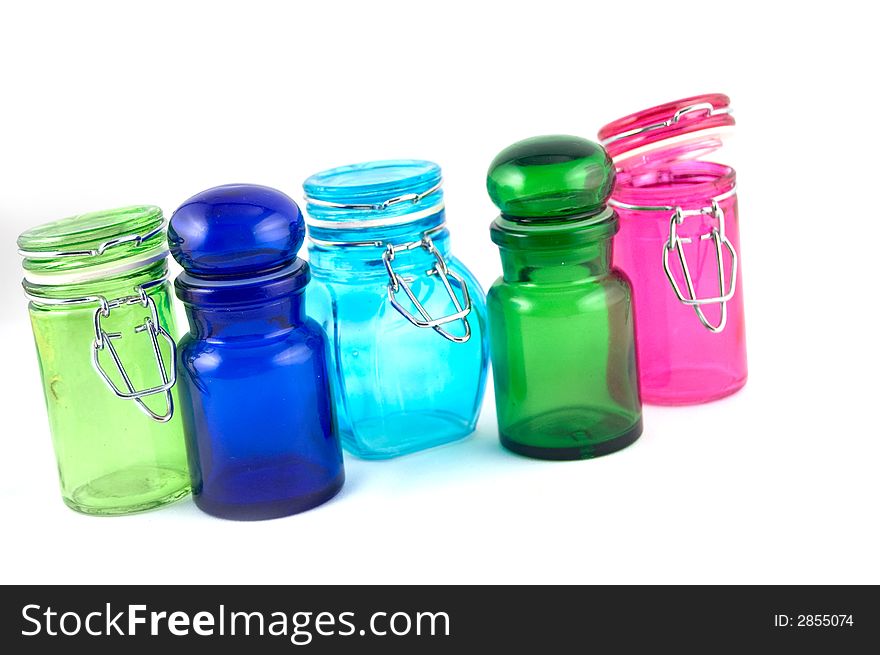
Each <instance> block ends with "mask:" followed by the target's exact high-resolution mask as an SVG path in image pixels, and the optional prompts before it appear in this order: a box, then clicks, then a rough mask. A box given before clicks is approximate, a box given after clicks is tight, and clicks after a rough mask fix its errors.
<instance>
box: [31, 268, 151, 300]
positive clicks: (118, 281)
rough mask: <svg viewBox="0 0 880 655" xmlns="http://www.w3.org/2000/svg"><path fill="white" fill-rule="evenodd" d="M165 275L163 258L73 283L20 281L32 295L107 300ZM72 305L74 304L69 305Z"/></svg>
mask: <svg viewBox="0 0 880 655" xmlns="http://www.w3.org/2000/svg"><path fill="white" fill-rule="evenodd" d="M167 274H168V263H167V260H166V259H165V258H163V259H160V260H159V261H155V262H152V263H150V264H148V265H146V266H143V267H140V268H135V269H132V270H130V271H126V272H125V273H120V274H117V275H113V276H108V277H101V278H97V279H94V280H89V281H87V282H77V283H74V284H37V283H34V282H32V281H30V280H28V279H25V280H23V281H22V286H23V287H24V289H25V291H26V292H27V293H28V294H30V295H32V296H35V297H44V298H48V299H54V300H60V299H71V298H84V297H92V296H103V297H104V298H106V299H107V300H113V299H116V298H123V297H127V296H133V295H137V293H138V287H139V286H141V285H142V284H146V283H148V282H153V281H155V280H161V279H164V278H165V277H166V276H167ZM71 307H75V306H74V305H71Z"/></svg>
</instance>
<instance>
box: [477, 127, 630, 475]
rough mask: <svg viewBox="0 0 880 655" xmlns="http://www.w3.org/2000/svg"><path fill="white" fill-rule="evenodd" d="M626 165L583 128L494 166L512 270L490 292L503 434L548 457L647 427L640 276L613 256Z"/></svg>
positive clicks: (510, 153) (576, 454)
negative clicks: (637, 341)
mask: <svg viewBox="0 0 880 655" xmlns="http://www.w3.org/2000/svg"><path fill="white" fill-rule="evenodd" d="M613 182H614V170H613V168H612V166H611V160H610V159H609V158H608V156H607V155H606V154H605V152H604V151H603V150H602V148H601V147H600V146H598V145H597V144H594V143H592V142H590V141H586V140H585V139H580V138H578V137H573V136H545V137H535V138H532V139H526V140H525V141H520V142H518V143H515V144H513V145H512V146H510V147H509V148H506V149H505V150H504V151H502V152H501V153H500V154H499V155H498V156H497V157H496V158H495V160H494V161H493V162H492V165H491V167H490V169H489V174H488V180H487V187H488V191H489V195H490V196H491V198H492V201H493V202H494V203H495V204H496V206H497V207H498V208H499V209H500V210H501V215H500V216H499V217H498V218H497V219H495V221H494V222H493V224H492V229H491V236H492V241H493V242H494V243H495V244H496V245H497V246H498V247H499V249H500V253H501V265H502V268H503V271H504V274H503V276H502V277H501V278H500V279H499V280H498V281H497V282H495V284H494V285H493V286H492V288H491V289H490V290H489V296H488V306H489V328H490V343H491V349H492V366H493V371H494V376H495V399H496V400H495V402H496V411H497V413H498V431H499V435H500V438H501V443H502V444H503V445H504V446H505V447H506V448H508V449H510V450H512V451H514V452H517V453H519V454H522V455H527V456H530V457H537V458H541V459H585V458H590V457H596V456H599V455H605V454H608V453H611V452H614V451H616V450H620V449H621V448H624V447H626V446H628V445H629V444H631V443H633V442H634V441H635V440H636V439H637V438H638V437H639V435H640V434H641V432H642V413H641V403H640V401H639V392H638V386H637V375H636V360H635V347H634V344H633V320H632V298H631V290H630V286H629V282H628V281H627V279H626V278H625V277H624V276H623V275H622V274H621V273H620V272H619V271H618V270H616V269H614V268H612V266H611V237H612V236H613V235H614V233H615V232H616V231H617V225H618V222H617V215H616V214H615V212H614V210H612V209H610V208H608V207H606V206H605V202H606V200H607V198H608V195H609V194H610V192H611V186H612V184H613Z"/></svg>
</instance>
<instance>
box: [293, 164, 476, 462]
mask: <svg viewBox="0 0 880 655" xmlns="http://www.w3.org/2000/svg"><path fill="white" fill-rule="evenodd" d="M440 185H441V175H440V168H439V167H438V166H437V165H436V164H433V163H431V162H427V161H419V160H394V161H380V162H371V163H366V164H358V165H352V166H343V167H339V168H334V169H331V170H328V171H324V172H322V173H318V174H316V175H313V176H312V177H310V178H309V179H308V180H306V182H305V184H304V188H305V193H306V201H307V212H308V214H309V219H308V221H307V223H308V227H309V237H310V240H309V261H310V263H311V265H312V271H313V275H314V282H313V289H312V291H311V292H310V294H309V299H308V308H309V313H310V314H311V315H313V316H314V317H315V318H316V319H317V320H318V321H320V323H321V325H322V326H323V328H324V329H325V330H326V331H327V335H328V337H329V339H330V343H331V357H330V360H331V363H332V371H333V381H334V397H335V400H336V407H337V415H338V418H339V428H340V433H341V437H342V444H343V446H344V447H345V449H346V450H348V451H349V452H351V453H353V454H355V455H357V456H359V457H362V458H365V459H383V458H388V457H395V456H397V455H403V454H406V453H411V452H414V451H417V450H422V449H425V448H430V447H433V446H438V445H440V444H444V443H449V442H451V441H456V440H458V439H461V438H463V437H465V436H467V435H468V434H470V433H471V432H473V430H474V427H475V425H476V421H477V417H478V415H479V411H480V405H481V403H482V398H483V391H484V387H485V381H486V369H487V363H488V346H487V341H486V333H485V312H486V306H485V297H484V295H483V291H482V290H481V289H480V286H479V284H478V283H477V281H476V279H475V278H474V277H473V276H472V275H471V273H470V271H468V269H467V268H465V266H464V265H463V264H462V263H461V262H459V261H458V260H457V259H456V258H455V257H453V256H452V254H451V252H450V247H449V231H448V230H447V229H446V216H445V211H444V208H443V192H442V190H441V188H440Z"/></svg>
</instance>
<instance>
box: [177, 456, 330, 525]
mask: <svg viewBox="0 0 880 655" xmlns="http://www.w3.org/2000/svg"><path fill="white" fill-rule="evenodd" d="M330 475H331V472H330V471H328V470H327V468H325V467H323V466H320V465H318V464H314V463H312V462H309V461H305V460H302V459H300V458H294V457H292V458H286V459H284V460H280V461H279V460H274V461H273V462H272V463H270V464H268V465H265V466H253V465H250V466H239V467H236V468H227V469H225V470H224V471H223V472H222V473H221V474H220V475H215V476H214V477H213V479H212V480H211V481H210V483H208V484H205V485H203V487H202V489H201V491H200V492H199V493H193V500H194V501H195V504H196V506H197V507H198V508H199V509H200V510H202V511H203V512H205V513H207V514H210V515H211V516H216V517H219V518H224V519H231V520H234V521H264V520H267V519H276V518H281V517H283V516H290V515H291V514H299V513H300V512H305V511H306V510H309V509H312V508H313V507H317V506H318V505H321V504H323V503H325V502H327V501H328V500H330V499H331V498H333V496H335V495H336V494H337V493H339V490H340V489H342V485H343V483H344V482H345V471H344V470H343V468H342V465H341V464H340V466H339V472H338V473H337V474H336V475H335V476H333V477H330ZM328 478H329V479H328ZM310 481H311V484H310ZM291 490H293V493H291ZM285 491H287V492H288V494H290V495H286V496H285V495H282V494H283V493H284V492H285Z"/></svg>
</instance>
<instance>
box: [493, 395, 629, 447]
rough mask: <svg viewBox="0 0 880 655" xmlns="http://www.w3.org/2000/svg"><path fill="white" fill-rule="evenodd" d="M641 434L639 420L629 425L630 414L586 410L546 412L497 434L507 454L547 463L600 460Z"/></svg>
mask: <svg viewBox="0 0 880 655" xmlns="http://www.w3.org/2000/svg"><path fill="white" fill-rule="evenodd" d="M641 434H642V418H641V416H639V417H638V418H637V419H636V420H635V422H634V423H633V418H632V415H631V414H629V415H623V414H613V413H609V412H608V410H607V409H602V408H596V409H592V408H588V407H584V408H568V409H563V410H557V411H553V412H547V413H545V414H541V415H539V416H536V417H534V418H531V419H527V420H525V421H521V422H520V423H518V424H516V425H514V426H513V427H511V428H509V429H507V430H504V431H499V436H500V438H501V445H502V446H504V447H505V448H507V449H508V450H510V451H512V452H514V453H517V454H518V455H525V456H526V457H532V458H535V459H549V460H575V459H591V458H593V457H601V456H602V455H608V454H610V453H613V452H616V451H618V450H621V449H623V448H626V447H627V446H629V445H630V444H632V443H634V442H635V441H636V439H638V438H639V436H641ZM608 435H611V436H608Z"/></svg>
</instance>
